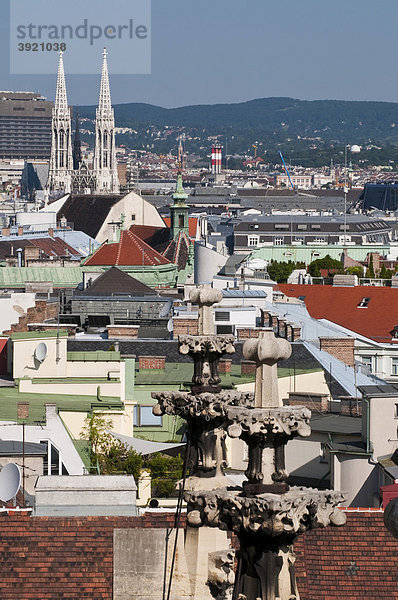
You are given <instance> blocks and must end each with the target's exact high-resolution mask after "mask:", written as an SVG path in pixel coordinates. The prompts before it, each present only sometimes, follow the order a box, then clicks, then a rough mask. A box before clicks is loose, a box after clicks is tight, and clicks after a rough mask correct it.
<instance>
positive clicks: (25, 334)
mask: <svg viewBox="0 0 398 600" xmlns="http://www.w3.org/2000/svg"><path fill="white" fill-rule="evenodd" d="M61 327H62V325H61ZM57 336H59V337H68V332H67V330H66V329H60V330H59V331H57V329H55V328H54V330H51V331H18V332H16V333H13V334H12V335H11V339H12V340H27V339H29V338H31V339H36V338H55V337H57Z"/></svg>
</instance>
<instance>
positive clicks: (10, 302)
mask: <svg viewBox="0 0 398 600" xmlns="http://www.w3.org/2000/svg"><path fill="white" fill-rule="evenodd" d="M35 298H36V295H35V294H25V293H17V294H11V295H10V297H8V298H7V297H6V296H0V332H1V333H2V332H3V331H7V330H8V329H10V328H11V325H13V324H14V323H18V319H19V317H21V316H22V315H23V314H25V313H26V311H27V310H28V308H30V307H32V306H34V305H35Z"/></svg>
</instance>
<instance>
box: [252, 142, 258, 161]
mask: <svg viewBox="0 0 398 600" xmlns="http://www.w3.org/2000/svg"><path fill="white" fill-rule="evenodd" d="M252 148H254V158H256V157H257V146H256V144H252Z"/></svg>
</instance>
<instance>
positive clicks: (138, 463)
mask: <svg viewBox="0 0 398 600" xmlns="http://www.w3.org/2000/svg"><path fill="white" fill-rule="evenodd" d="M112 428H113V422H112V419H109V418H107V417H106V416H105V415H103V414H101V413H92V414H91V415H89V416H88V417H86V419H85V422H84V426H83V429H82V432H81V437H82V438H84V439H87V440H88V442H89V446H90V463H91V465H92V466H94V465H95V466H98V467H99V470H100V473H103V474H107V475H110V474H112V473H126V474H127V475H134V478H135V480H136V481H137V480H138V478H139V476H140V471H141V468H142V464H143V460H142V456H141V455H140V454H138V452H136V451H135V450H134V449H133V448H128V447H127V446H126V445H125V444H122V442H120V441H119V440H117V439H115V438H114V437H113V435H112V434H111V433H110V432H109V430H110V429H112Z"/></svg>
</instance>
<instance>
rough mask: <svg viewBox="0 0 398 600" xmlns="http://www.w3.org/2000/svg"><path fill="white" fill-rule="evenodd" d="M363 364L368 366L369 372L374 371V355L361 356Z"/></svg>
mask: <svg viewBox="0 0 398 600" xmlns="http://www.w3.org/2000/svg"><path fill="white" fill-rule="evenodd" d="M361 360H362V364H363V366H364V367H366V368H367V369H368V370H369V372H370V373H371V372H372V357H371V356H361Z"/></svg>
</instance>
